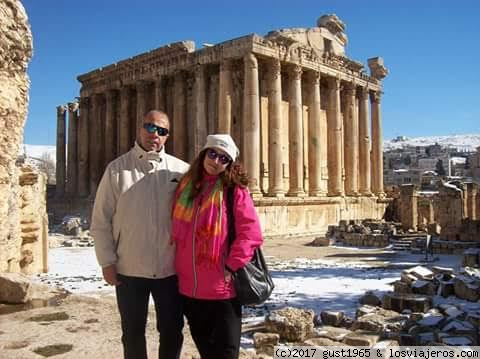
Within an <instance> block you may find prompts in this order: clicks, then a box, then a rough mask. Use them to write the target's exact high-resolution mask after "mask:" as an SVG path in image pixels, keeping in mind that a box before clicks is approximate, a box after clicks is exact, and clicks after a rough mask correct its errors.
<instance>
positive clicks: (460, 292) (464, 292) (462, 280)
mask: <svg viewBox="0 0 480 359" xmlns="http://www.w3.org/2000/svg"><path fill="white" fill-rule="evenodd" d="M454 288H455V295H456V296H457V297H459V298H461V299H465V300H469V301H471V302H476V301H477V300H479V299H480V285H479V281H477V280H474V279H473V278H470V277H467V276H458V277H456V278H455V281H454Z"/></svg>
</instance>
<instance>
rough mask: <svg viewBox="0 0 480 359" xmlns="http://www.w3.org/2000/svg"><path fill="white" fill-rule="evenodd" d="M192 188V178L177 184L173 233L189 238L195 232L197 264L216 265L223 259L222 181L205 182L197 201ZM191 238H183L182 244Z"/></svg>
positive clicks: (184, 179)
mask: <svg viewBox="0 0 480 359" xmlns="http://www.w3.org/2000/svg"><path fill="white" fill-rule="evenodd" d="M192 188H193V182H192V180H191V178H189V177H185V178H183V179H182V180H181V181H180V183H179V185H178V188H177V195H176V198H177V200H176V201H175V203H174V206H173V212H172V225H173V231H174V234H175V236H176V237H185V236H189V235H191V234H192V230H193V231H195V232H194V233H193V236H194V241H195V243H194V244H195V248H194V250H195V261H196V263H197V264H198V265H200V266H209V267H210V266H216V265H218V263H219V262H220V259H221V243H222V236H221V235H222V215H223V213H222V212H223V211H222V201H223V183H222V180H221V179H220V178H217V179H216V180H212V181H208V180H206V181H204V182H203V183H202V188H201V190H200V192H199V194H197V196H196V197H195V199H192V198H191V197H190V194H191V192H192ZM192 239H193V238H182V241H185V242H186V243H188V244H189V243H191V241H192ZM188 244H187V245H188Z"/></svg>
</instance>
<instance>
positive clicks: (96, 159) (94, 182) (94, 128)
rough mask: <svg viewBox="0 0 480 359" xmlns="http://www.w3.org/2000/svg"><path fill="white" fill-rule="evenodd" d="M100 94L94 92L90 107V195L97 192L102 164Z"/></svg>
mask: <svg viewBox="0 0 480 359" xmlns="http://www.w3.org/2000/svg"><path fill="white" fill-rule="evenodd" d="M102 101H103V100H102V95H101V94H95V95H93V98H92V108H91V116H90V119H91V122H90V126H89V130H90V139H91V141H90V148H89V153H90V195H92V196H94V195H95V193H96V192H97V186H98V183H99V182H100V178H101V175H102V174H101V168H102V164H103V152H102V147H103V146H102V141H103V136H102V132H103V131H102V125H103V121H102V116H101V105H102Z"/></svg>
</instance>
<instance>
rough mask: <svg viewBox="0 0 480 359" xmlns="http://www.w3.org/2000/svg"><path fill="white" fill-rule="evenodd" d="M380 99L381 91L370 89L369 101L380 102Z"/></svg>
mask: <svg viewBox="0 0 480 359" xmlns="http://www.w3.org/2000/svg"><path fill="white" fill-rule="evenodd" d="M381 101H382V92H380V91H370V102H371V103H378V104H379V103H381Z"/></svg>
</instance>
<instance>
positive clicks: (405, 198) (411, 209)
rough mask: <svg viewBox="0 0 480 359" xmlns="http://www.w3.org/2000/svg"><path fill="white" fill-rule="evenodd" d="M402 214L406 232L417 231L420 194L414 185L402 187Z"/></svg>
mask: <svg viewBox="0 0 480 359" xmlns="http://www.w3.org/2000/svg"><path fill="white" fill-rule="evenodd" d="M400 206H401V207H400V213H401V220H402V227H403V229H404V230H409V229H413V230H414V231H416V230H417V225H418V193H417V191H416V188H415V186H414V185H412V184H406V185H402V186H400Z"/></svg>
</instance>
